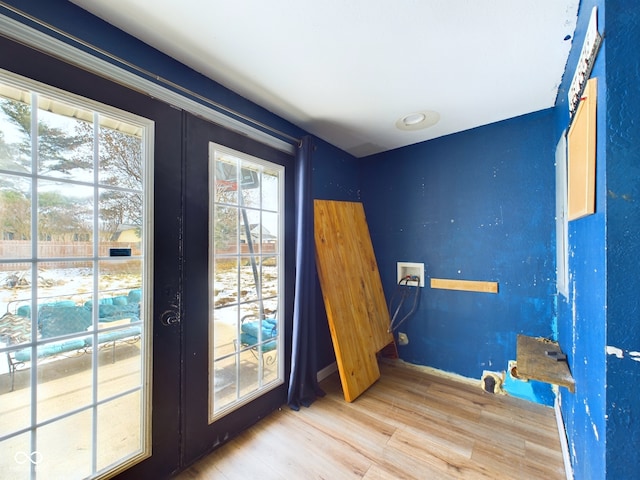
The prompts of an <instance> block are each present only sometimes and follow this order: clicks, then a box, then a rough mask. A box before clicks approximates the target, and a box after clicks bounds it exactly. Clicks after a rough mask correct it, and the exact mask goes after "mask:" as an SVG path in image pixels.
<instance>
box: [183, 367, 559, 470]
mask: <svg viewBox="0 0 640 480" xmlns="http://www.w3.org/2000/svg"><path fill="white" fill-rule="evenodd" d="M381 371H382V375H381V378H380V380H379V381H378V382H377V383H376V384H374V385H373V386H372V387H371V388H370V389H369V390H367V391H366V392H365V393H364V394H363V395H362V396H361V397H359V398H358V399H357V400H356V401H355V402H353V403H346V402H345V401H344V398H343V396H342V390H341V387H340V381H339V378H338V375H337V374H334V375H332V376H331V377H329V378H328V379H326V380H325V381H324V382H323V383H322V387H323V389H324V390H325V392H326V393H327V395H326V397H324V398H321V399H318V400H317V401H316V402H315V403H314V404H313V405H311V407H310V408H304V407H303V408H302V409H301V410H300V411H299V412H294V411H292V410H290V409H289V408H288V407H286V406H283V407H282V409H280V410H279V411H277V412H274V413H273V414H271V415H270V416H268V417H267V418H265V419H263V420H262V421H260V422H259V423H258V424H257V425H255V426H254V427H252V428H251V429H249V430H247V431H246V432H244V433H243V434H241V435H240V436H239V437H237V438H235V439H233V440H232V441H231V442H229V443H228V444H226V445H224V446H223V447H221V448H219V449H218V450H216V451H214V452H213V453H211V454H210V455H208V456H206V457H204V458H203V459H201V460H200V461H199V462H198V463H196V464H194V465H193V466H191V468H189V469H188V470H186V471H184V472H183V473H182V474H180V475H179V476H177V477H176V480H189V479H222V480H235V479H253V478H260V479H262V480H269V479H283V480H284V479H286V480H291V479H295V480H297V479H305V480H306V479H331V480H341V479H367V480H373V479H437V480H440V479H518V480H524V479H536V480H537V479H545V480H553V479H559V480H560V479H564V478H565V471H564V465H563V459H562V452H561V446H560V441H559V438H558V430H557V426H556V421H555V414H554V411H553V409H552V408H549V407H543V406H540V405H536V404H533V403H530V402H526V401H524V400H519V399H516V398H513V397H506V396H500V395H493V394H489V393H485V392H484V391H483V390H482V389H481V388H480V386H474V385H469V384H468V383H466V382H460V381H457V380H454V379H450V378H447V377H441V376H437V375H432V374H430V373H427V372H425V371H424V370H421V369H417V368H415V367H411V366H408V365H406V364H403V363H402V362H393V361H384V362H383V364H382V365H381Z"/></svg>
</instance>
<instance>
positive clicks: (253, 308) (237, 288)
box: [209, 143, 284, 422]
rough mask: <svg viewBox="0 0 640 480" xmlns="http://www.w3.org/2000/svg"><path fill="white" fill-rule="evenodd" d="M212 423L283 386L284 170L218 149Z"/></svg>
mask: <svg viewBox="0 0 640 480" xmlns="http://www.w3.org/2000/svg"><path fill="white" fill-rule="evenodd" d="M209 167H210V168H209V172H210V182H209V185H210V187H209V192H210V193H209V197H210V199H211V200H210V222H209V237H210V248H209V252H210V259H209V260H210V268H209V271H210V272H211V273H210V275H211V278H210V281H209V285H210V312H211V313H210V319H209V321H210V323H209V325H210V326H209V335H210V340H209V351H210V360H211V364H212V367H213V368H210V381H209V383H210V388H209V391H210V401H209V421H210V422H212V421H214V420H215V419H217V418H219V417H221V416H223V415H225V414H226V413H228V412H229V411H232V410H234V409H236V408H237V407H238V406H240V405H243V404H245V403H247V402H249V401H250V400H252V399H254V398H256V397H257V396H259V395H261V394H262V393H264V392H266V391H268V390H270V389H272V388H275V387H276V386H278V385H281V384H282V383H283V376H284V372H283V368H284V367H283V365H284V363H283V361H282V359H281V356H282V351H283V350H282V348H283V347H282V345H283V343H282V339H283V331H282V328H283V325H284V324H283V322H282V320H281V318H280V316H279V315H278V313H279V312H278V307H279V305H283V304H284V303H283V288H282V287H281V279H283V278H284V275H283V272H282V268H283V258H284V256H283V251H282V249H283V248H284V242H283V239H284V230H283V226H284V215H283V205H284V167H282V166H280V165H276V164H273V163H270V162H267V161H265V160H262V159H259V158H255V157H252V156H249V155H246V154H243V153H241V152H238V151H235V150H232V149H229V148H227V147H224V146H221V145H217V144H214V143H211V144H210V150H209Z"/></svg>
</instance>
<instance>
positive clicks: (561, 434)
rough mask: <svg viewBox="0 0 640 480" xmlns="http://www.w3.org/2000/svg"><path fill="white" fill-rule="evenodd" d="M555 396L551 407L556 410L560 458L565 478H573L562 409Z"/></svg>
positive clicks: (569, 479) (570, 479)
mask: <svg viewBox="0 0 640 480" xmlns="http://www.w3.org/2000/svg"><path fill="white" fill-rule="evenodd" d="M558 398H559V397H558V396H556V400H555V402H554V404H553V409H554V410H555V412H556V423H557V424H558V435H559V437H560V446H561V447H562V458H563V460H564V471H565V475H566V477H567V480H573V468H572V467H571V456H570V455H569V443H568V442H567V432H566V430H565V428H564V419H563V418H562V410H560V401H559V400H558Z"/></svg>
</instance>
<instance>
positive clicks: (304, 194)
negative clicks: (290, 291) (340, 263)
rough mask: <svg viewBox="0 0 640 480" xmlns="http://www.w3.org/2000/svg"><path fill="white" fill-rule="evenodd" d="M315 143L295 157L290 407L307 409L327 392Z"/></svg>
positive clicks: (307, 142)
mask: <svg viewBox="0 0 640 480" xmlns="http://www.w3.org/2000/svg"><path fill="white" fill-rule="evenodd" d="M313 149H314V147H313V142H312V140H311V138H310V137H304V138H303V139H302V141H301V143H300V146H299V147H298V150H297V153H296V182H295V189H296V280H295V298H294V304H293V348H292V353H291V378H290V379H289V394H288V400H287V401H288V404H289V406H290V407H291V408H292V409H294V410H299V409H300V405H303V406H305V407H308V406H309V405H311V403H313V401H314V400H315V399H316V397H318V396H323V395H324V392H323V391H322V390H321V389H320V387H319V386H318V379H317V372H318V368H317V363H318V361H317V354H316V353H317V352H316V351H317V348H316V315H315V309H316V298H315V297H316V295H315V292H316V290H315V280H316V260H315V243H314V237H313V197H312V192H311V172H312V168H311V165H312V152H313Z"/></svg>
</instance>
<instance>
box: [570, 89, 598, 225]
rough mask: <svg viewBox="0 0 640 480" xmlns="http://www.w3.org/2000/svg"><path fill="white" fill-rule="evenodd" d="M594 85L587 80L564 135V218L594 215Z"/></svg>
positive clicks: (595, 94) (595, 90)
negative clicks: (565, 152)
mask: <svg viewBox="0 0 640 480" xmlns="http://www.w3.org/2000/svg"><path fill="white" fill-rule="evenodd" d="M597 90H598V83H597V79H596V78H591V79H589V80H588V81H587V84H586V86H585V89H584V93H583V94H582V97H581V98H580V103H579V105H578V109H577V110H576V114H575V116H574V118H573V122H572V124H571V128H570V129H569V133H568V134H567V161H568V166H567V195H568V199H567V219H568V220H576V219H578V218H582V217H584V216H586V215H590V214H592V213H594V212H595V208H596V201H595V185H596V105H597Z"/></svg>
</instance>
